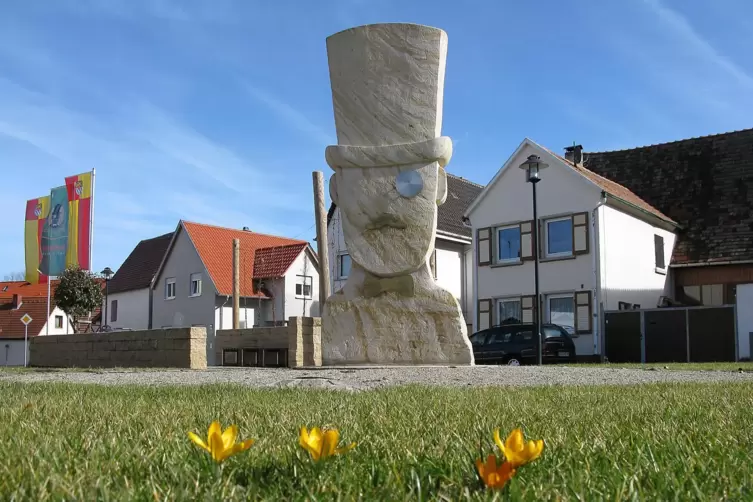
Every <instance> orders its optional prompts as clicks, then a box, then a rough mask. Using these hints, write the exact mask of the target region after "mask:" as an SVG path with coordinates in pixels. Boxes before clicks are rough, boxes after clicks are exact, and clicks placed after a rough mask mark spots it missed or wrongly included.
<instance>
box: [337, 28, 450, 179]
mask: <svg viewBox="0 0 753 502" xmlns="http://www.w3.org/2000/svg"><path fill="white" fill-rule="evenodd" d="M327 55H328V58H329V71H330V82H331V86H332V101H333V107H334V112H335V126H336V128H337V142H338V146H330V147H328V148H327V149H326V152H325V157H326V160H327V163H328V164H329V165H330V167H332V168H333V169H335V170H337V169H338V168H347V167H362V168H363V167H386V166H408V165H426V164H427V163H430V162H435V161H436V162H439V165H440V167H444V166H445V165H446V164H447V163H448V162H449V160H450V157H451V156H452V141H451V140H450V138H447V137H440V133H441V129H442V98H443V93H444V73H445V60H446V57H447V34H446V33H445V32H444V31H442V30H440V29H437V28H432V27H429V26H422V25H417V24H406V23H388V24H372V25H365V26H359V27H356V28H351V29H348V30H344V31H341V32H339V33H336V34H334V35H332V36H330V37H328V38H327Z"/></svg>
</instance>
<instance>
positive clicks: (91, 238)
mask: <svg viewBox="0 0 753 502" xmlns="http://www.w3.org/2000/svg"><path fill="white" fill-rule="evenodd" d="M94 171H95V170H94V168H92V186H91V217H90V218H89V271H93V270H94V263H92V256H93V254H94V176H95V172H94Z"/></svg>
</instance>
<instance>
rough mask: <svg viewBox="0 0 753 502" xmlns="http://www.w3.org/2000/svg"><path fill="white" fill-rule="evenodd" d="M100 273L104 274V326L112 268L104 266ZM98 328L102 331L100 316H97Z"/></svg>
mask: <svg viewBox="0 0 753 502" xmlns="http://www.w3.org/2000/svg"><path fill="white" fill-rule="evenodd" d="M102 275H103V276H105V326H107V303H108V302H107V294H108V293H109V289H110V287H109V286H110V277H112V269H111V268H110V267H105V269H104V270H103V271H102ZM99 330H100V331H102V316H101V315H100V316H99Z"/></svg>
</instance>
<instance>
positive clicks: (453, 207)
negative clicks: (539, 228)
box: [327, 173, 484, 240]
mask: <svg viewBox="0 0 753 502" xmlns="http://www.w3.org/2000/svg"><path fill="white" fill-rule="evenodd" d="M483 189H484V187H483V186H482V185H478V184H476V183H473V182H472V181H468V180H467V179H465V178H461V177H460V176H455V175H453V174H450V173H447V200H446V201H445V203H444V204H442V205H441V206H439V210H438V211H437V230H438V231H440V232H446V233H449V234H454V235H459V236H462V237H465V238H467V239H469V240H470V239H471V235H472V233H471V229H470V228H468V227H466V226H465V225H463V214H464V213H465V210H466V209H468V206H470V205H471V203H472V202H473V201H474V200H476V197H478V195H479V194H480V193H481V191H482V190H483ZM336 207H337V206H336V205H335V204H334V203H333V204H332V205H331V206H330V207H329V211H328V212H327V225H329V222H330V220H331V219H332V216H333V215H334V214H335V208H336Z"/></svg>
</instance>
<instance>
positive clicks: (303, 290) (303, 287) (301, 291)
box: [295, 275, 313, 298]
mask: <svg viewBox="0 0 753 502" xmlns="http://www.w3.org/2000/svg"><path fill="white" fill-rule="evenodd" d="M297 278H298V283H297V284H296V285H295V296H296V298H311V292H312V289H313V288H312V282H313V278H312V277H311V276H310V275H299V276H297Z"/></svg>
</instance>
